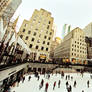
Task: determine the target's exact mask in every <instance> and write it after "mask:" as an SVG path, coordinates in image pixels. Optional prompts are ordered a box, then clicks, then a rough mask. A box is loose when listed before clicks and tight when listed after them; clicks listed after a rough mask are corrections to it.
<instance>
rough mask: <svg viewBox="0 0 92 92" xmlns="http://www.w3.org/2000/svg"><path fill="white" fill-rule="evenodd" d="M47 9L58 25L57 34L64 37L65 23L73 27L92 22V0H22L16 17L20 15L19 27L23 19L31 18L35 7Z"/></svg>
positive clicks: (83, 25) (82, 26) (81, 26)
mask: <svg viewBox="0 0 92 92" xmlns="http://www.w3.org/2000/svg"><path fill="white" fill-rule="evenodd" d="M40 8H43V9H46V10H48V11H49V12H51V13H52V17H54V23H55V24H56V25H57V34H56V35H57V36H59V37H61V38H62V35H61V34H62V33H61V32H62V28H63V25H64V24H70V25H71V26H72V28H75V27H80V28H84V27H85V26H86V25H87V24H89V23H90V22H92V0H22V4H21V5H20V6H19V8H18V9H17V11H16V13H15V15H14V17H13V18H14V19H15V18H16V17H17V16H18V15H20V18H19V22H18V28H19V27H20V25H21V23H22V21H23V19H29V18H30V17H31V16H32V13H33V11H34V9H38V10H40Z"/></svg>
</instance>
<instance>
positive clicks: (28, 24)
mask: <svg viewBox="0 0 92 92" xmlns="http://www.w3.org/2000/svg"><path fill="white" fill-rule="evenodd" d="M52 26H53V18H52V17H51V13H50V12H48V11H46V10H44V9H40V11H39V10H35V11H34V13H33V15H32V17H31V19H30V20H29V21H28V20H24V21H23V24H22V26H21V28H20V31H19V33H18V35H19V36H20V37H21V38H22V39H23V40H24V42H25V43H26V44H27V45H28V47H29V48H30V50H31V52H32V53H31V54H32V55H31V56H32V58H34V59H35V60H39V59H40V58H41V56H43V58H46V59H47V60H48V58H49V52H50V45H51V42H52V39H53V34H54V31H53V30H52Z"/></svg>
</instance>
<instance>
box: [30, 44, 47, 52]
mask: <svg viewBox="0 0 92 92" xmlns="http://www.w3.org/2000/svg"><path fill="white" fill-rule="evenodd" d="M32 46H33V45H32V44H30V46H29V48H32ZM38 48H39V46H38V45H37V46H35V49H38ZM44 49H45V48H44V47H43V46H42V47H41V50H44ZM46 51H48V48H46Z"/></svg>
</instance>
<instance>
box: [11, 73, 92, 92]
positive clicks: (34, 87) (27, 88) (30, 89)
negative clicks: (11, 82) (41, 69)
mask: <svg viewBox="0 0 92 92" xmlns="http://www.w3.org/2000/svg"><path fill="white" fill-rule="evenodd" d="M66 75H70V76H73V80H71V79H70V80H68V82H69V84H70V85H71V86H72V92H82V90H84V92H92V79H91V78H90V74H89V73H84V75H83V77H82V75H81V74H80V73H65V76H66ZM65 76H64V78H63V79H62V78H61V75H60V74H57V75H56V74H53V76H52V74H51V75H50V79H47V78H46V75H45V77H44V75H40V79H39V81H38V80H37V78H36V77H34V75H31V77H32V78H31V80H30V81H28V77H29V75H25V81H24V83H22V82H20V84H19V86H18V87H17V86H15V87H13V88H12V92H13V91H15V92H45V84H46V82H48V83H49V87H48V91H47V92H67V89H66V81H67V80H66V79H65ZM42 79H43V80H44V86H43V88H42V89H41V90H39V85H40V83H41V80H42ZM59 80H61V85H60V88H58V81H59ZM75 80H76V82H77V85H76V88H75V87H73V84H74V81H75ZM88 80H89V81H90V84H89V88H88V87H87V81H88ZM54 81H56V87H55V90H53V83H54ZM16 85H17V84H16Z"/></svg>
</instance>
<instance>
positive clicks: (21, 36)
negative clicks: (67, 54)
mask: <svg viewBox="0 0 92 92" xmlns="http://www.w3.org/2000/svg"><path fill="white" fill-rule="evenodd" d="M35 35H36V33H34V36H35ZM39 37H41V34H40V35H39ZM20 38H23V35H20ZM28 38H29V37H28V36H26V38H25V40H28ZM46 38H47V36H44V39H46ZM50 39H51V37H48V40H50ZM34 40H35V39H34V38H32V40H31V41H34Z"/></svg>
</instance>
